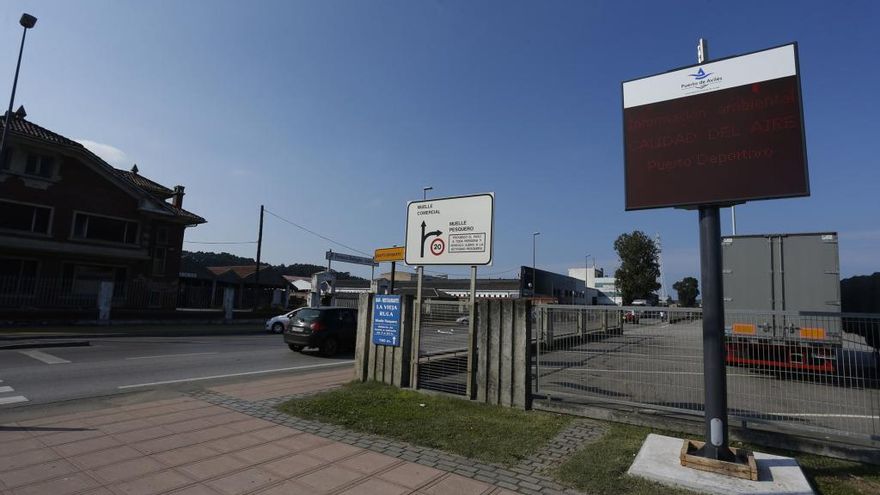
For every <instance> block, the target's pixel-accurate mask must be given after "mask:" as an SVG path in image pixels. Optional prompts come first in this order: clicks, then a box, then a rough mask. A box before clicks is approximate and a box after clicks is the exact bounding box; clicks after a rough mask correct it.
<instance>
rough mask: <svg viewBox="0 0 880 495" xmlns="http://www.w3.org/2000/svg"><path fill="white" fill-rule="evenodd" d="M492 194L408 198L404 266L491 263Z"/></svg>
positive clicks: (493, 211) (493, 207) (493, 202)
mask: <svg viewBox="0 0 880 495" xmlns="http://www.w3.org/2000/svg"><path fill="white" fill-rule="evenodd" d="M494 217H495V193H484V194H476V195H473V196H459V197H454V198H438V199H431V200H427V201H411V202H410V203H409V204H408V205H407V207H406V264H407V265H488V264H490V263H492V228H493V227H494Z"/></svg>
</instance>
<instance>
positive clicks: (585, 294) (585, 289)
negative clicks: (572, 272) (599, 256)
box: [584, 254, 595, 306]
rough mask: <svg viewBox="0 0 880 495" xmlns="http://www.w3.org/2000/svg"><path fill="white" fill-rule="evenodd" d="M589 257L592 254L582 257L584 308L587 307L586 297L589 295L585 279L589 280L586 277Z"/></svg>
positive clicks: (588, 269)
mask: <svg viewBox="0 0 880 495" xmlns="http://www.w3.org/2000/svg"><path fill="white" fill-rule="evenodd" d="M590 256H592V254H588V255H586V256H584V306H587V305H589V302H588V299H589V297H587V296H588V295H589V292H590V289H589V288H588V287H587V279H588V278H589V276H588V275H587V272H588V271H590V264H589V261H588V260H589V259H590ZM594 260H595V258H594ZM594 263H595V261H594Z"/></svg>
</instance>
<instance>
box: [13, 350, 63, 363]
mask: <svg viewBox="0 0 880 495" xmlns="http://www.w3.org/2000/svg"><path fill="white" fill-rule="evenodd" d="M18 352H19V353H21V354H24V355H25V356H28V357H32V358H34V359H36V360H37V361H42V362H44V363H46V364H64V363H69V362H70V361H68V360H66V359H61V358H60V357H58V356H53V355H51V354H47V353H45V352H43V351H18Z"/></svg>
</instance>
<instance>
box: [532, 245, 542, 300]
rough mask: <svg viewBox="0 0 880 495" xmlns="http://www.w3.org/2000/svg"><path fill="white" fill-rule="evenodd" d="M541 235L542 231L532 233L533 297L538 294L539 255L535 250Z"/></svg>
mask: <svg viewBox="0 0 880 495" xmlns="http://www.w3.org/2000/svg"><path fill="white" fill-rule="evenodd" d="M539 235H541V233H540V232H533V233H532V297H534V296H535V295H537V294H538V273H537V271H536V268H537V262H536V260H537V256H536V255H535V252H536V251H537V249H536V248H537V245H538V241H537V240H536V239H537V238H538V236H539Z"/></svg>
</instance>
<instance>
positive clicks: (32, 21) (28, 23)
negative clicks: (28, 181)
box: [0, 14, 37, 168]
mask: <svg viewBox="0 0 880 495" xmlns="http://www.w3.org/2000/svg"><path fill="white" fill-rule="evenodd" d="M18 23H19V24H21V26H22V27H23V28H24V30H23V31H22V33H21V47H20V48H19V49H18V63H17V64H15V78H14V79H13V80H12V96H10V97H9V110H7V111H6V120H5V121H4V122H3V136H2V137H0V168H3V166H4V165H6V164H5V163H3V162H5V161H6V134H7V133H8V132H9V117H10V116H11V115H12V104H13V103H14V102H15V89H16V87H18V71H19V69H21V54H22V53H23V52H24V39H25V37H26V36H27V30H28V29H30V28H32V27H34V25H36V24H37V18H36V17H34V16H32V15H30V14H22V15H21V19H20V20H19V21H18Z"/></svg>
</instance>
